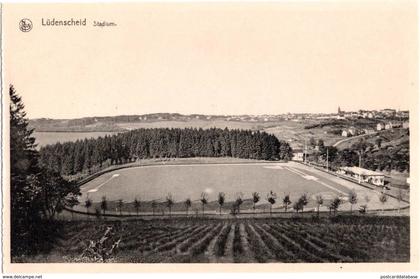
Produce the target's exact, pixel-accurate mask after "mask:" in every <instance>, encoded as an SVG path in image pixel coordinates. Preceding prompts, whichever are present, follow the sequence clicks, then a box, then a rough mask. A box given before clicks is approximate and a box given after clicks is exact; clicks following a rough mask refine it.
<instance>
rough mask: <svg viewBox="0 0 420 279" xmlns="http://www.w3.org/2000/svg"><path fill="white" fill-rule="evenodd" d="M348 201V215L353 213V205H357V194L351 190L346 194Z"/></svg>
mask: <svg viewBox="0 0 420 279" xmlns="http://www.w3.org/2000/svg"><path fill="white" fill-rule="evenodd" d="M348 199H349V203H350V213H351V214H352V213H353V205H354V204H356V203H357V193H356V191H355V190H354V189H352V190H351V191H350V192H349V194H348Z"/></svg>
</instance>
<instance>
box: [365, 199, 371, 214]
mask: <svg viewBox="0 0 420 279" xmlns="http://www.w3.org/2000/svg"><path fill="white" fill-rule="evenodd" d="M365 202H366V207H365V212H366V213H367V208H368V204H369V202H370V197H369V196H367V195H366V196H365Z"/></svg>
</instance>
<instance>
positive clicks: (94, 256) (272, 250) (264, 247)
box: [29, 216, 410, 263]
mask: <svg viewBox="0 0 420 279" xmlns="http://www.w3.org/2000/svg"><path fill="white" fill-rule="evenodd" d="M63 226H64V229H63V232H62V235H61V236H60V239H59V240H57V241H56V242H55V244H54V247H53V249H52V250H51V251H50V253H48V254H47V255H41V256H37V257H36V258H33V259H31V260H29V262H31V261H33V262H102V261H106V262H124V263H131V262H133V263H144V262H160V263H183V262H189V263H191V262H201V263H216V262H226V263H240V262H245V263H247V262H260V263H265V262H284V263H299V262H305V263H312V262H313V263H317V262H318V263H322V262H407V261H409V259H410V254H409V251H410V249H409V247H410V240H409V235H410V233H409V228H410V226H409V218H407V217H360V216H359V217H355V216H339V217H336V218H333V219H329V218H321V219H311V218H300V219H260V220H254V219H241V220H235V219H232V220H224V221H221V220H205V219H174V220H159V221H158V220H153V221H140V220H136V221H134V220H132V221H103V220H102V221H101V220H95V221H91V222H89V221H85V222H66V223H63ZM106 231H108V233H106ZM105 234H106V237H107V238H104V235H105ZM101 239H102V240H103V241H102V242H101V241H100V240H101ZM100 242H101V243H100ZM117 243H118V245H117V246H115V247H114V249H112V253H107V252H106V251H110V249H111V248H112V246H113V245H114V244H117ZM92 244H94V245H93V246H92ZM101 247H104V248H106V249H103V250H101V249H100V248H101ZM98 251H102V252H98ZM104 251H105V252H104Z"/></svg>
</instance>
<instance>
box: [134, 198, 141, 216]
mask: <svg viewBox="0 0 420 279" xmlns="http://www.w3.org/2000/svg"><path fill="white" fill-rule="evenodd" d="M140 205H141V204H140V199H137V198H135V199H134V204H133V206H134V208H135V209H136V213H137V216H139V211H140Z"/></svg>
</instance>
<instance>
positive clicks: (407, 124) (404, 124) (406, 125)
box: [402, 121, 410, 129]
mask: <svg viewBox="0 0 420 279" xmlns="http://www.w3.org/2000/svg"><path fill="white" fill-rule="evenodd" d="M402 127H403V128H404V129H408V128H410V123H409V122H408V121H405V122H403V124H402Z"/></svg>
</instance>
